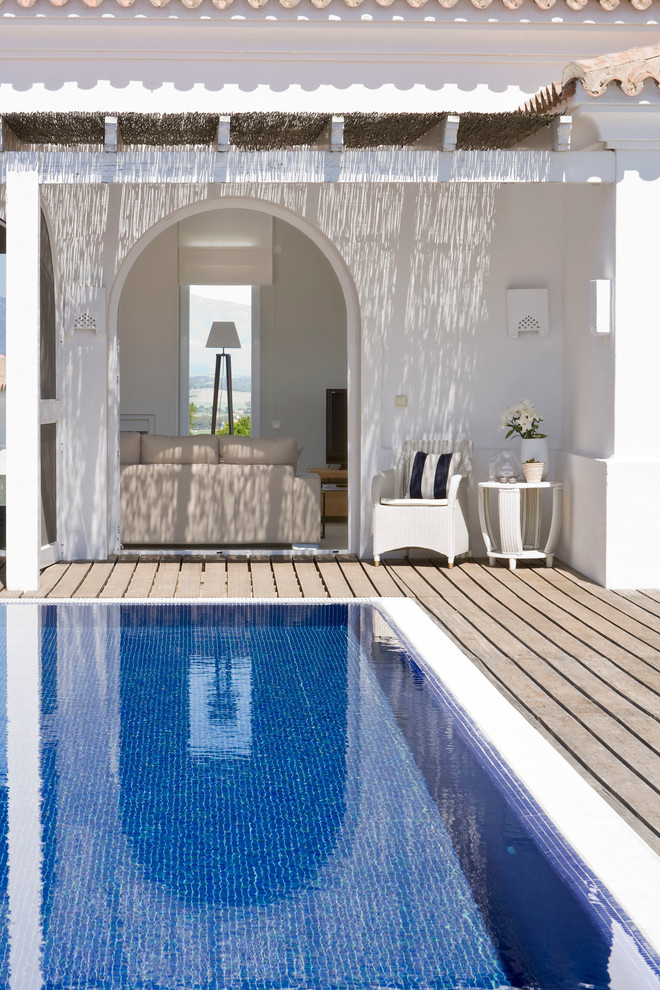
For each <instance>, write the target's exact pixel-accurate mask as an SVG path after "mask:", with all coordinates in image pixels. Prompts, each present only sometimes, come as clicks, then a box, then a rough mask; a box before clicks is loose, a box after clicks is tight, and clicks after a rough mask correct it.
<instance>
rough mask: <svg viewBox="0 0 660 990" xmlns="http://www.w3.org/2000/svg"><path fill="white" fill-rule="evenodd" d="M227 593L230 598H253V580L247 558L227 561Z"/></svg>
mask: <svg viewBox="0 0 660 990" xmlns="http://www.w3.org/2000/svg"><path fill="white" fill-rule="evenodd" d="M227 595H228V597H229V598H252V580H251V577H250V567H249V564H248V562H247V560H230V561H228V562H227Z"/></svg>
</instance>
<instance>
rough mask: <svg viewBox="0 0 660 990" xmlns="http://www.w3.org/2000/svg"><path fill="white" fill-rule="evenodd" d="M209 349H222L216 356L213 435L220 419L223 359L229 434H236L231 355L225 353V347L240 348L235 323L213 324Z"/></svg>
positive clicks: (207, 343) (212, 419) (208, 344)
mask: <svg viewBox="0 0 660 990" xmlns="http://www.w3.org/2000/svg"><path fill="white" fill-rule="evenodd" d="M206 346H207V347H213V348H215V349H217V348H219V347H221V348H222V354H216V356H215V382H214V385H213V413H212V415H211V433H213V434H215V425H216V421H217V418H218V395H219V392H220V368H221V367H222V359H223V358H224V359H225V366H226V370H227V415H228V418H229V432H230V433H233V432H234V403H233V399H232V394H231V354H227V353H226V352H225V347H240V346H241V342H240V340H239V339H238V330H237V329H236V324H235V323H228V322H224V323H222V322H216V323H212V324H211V332H210V333H209V339H208V340H207V341H206Z"/></svg>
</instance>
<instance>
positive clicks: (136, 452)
mask: <svg viewBox="0 0 660 990" xmlns="http://www.w3.org/2000/svg"><path fill="white" fill-rule="evenodd" d="M119 461H120V463H121V464H139V463H140V434H139V433H138V432H137V430H122V431H121V433H120V434H119Z"/></svg>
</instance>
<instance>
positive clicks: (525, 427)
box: [500, 399, 547, 440]
mask: <svg viewBox="0 0 660 990" xmlns="http://www.w3.org/2000/svg"><path fill="white" fill-rule="evenodd" d="M542 422H543V416H539V414H538V413H537V411H536V409H535V408H534V406H533V405H532V403H531V402H530V400H529V399H523V400H522V402H518V403H517V404H516V405H515V406H509V407H508V409H505V410H504V412H503V413H502V425H501V426H500V429H501V430H508V433H507V435H506V439H507V440H508V439H509V437H511V436H513V434H514V433H518V434H519V435H520V436H521V437H522V439H523V440H536V439H537V438H543V437H546V436H547V433H540V432H539V425H540V424H541V423H542Z"/></svg>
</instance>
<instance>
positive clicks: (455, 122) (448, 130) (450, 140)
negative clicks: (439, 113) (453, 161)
mask: <svg viewBox="0 0 660 990" xmlns="http://www.w3.org/2000/svg"><path fill="white" fill-rule="evenodd" d="M460 123H461V118H460V115H459V114H457V113H448V114H447V116H446V117H445V119H444V120H443V121H442V122H441V124H440V151H456V142H457V141H458V128H459V125H460Z"/></svg>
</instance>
